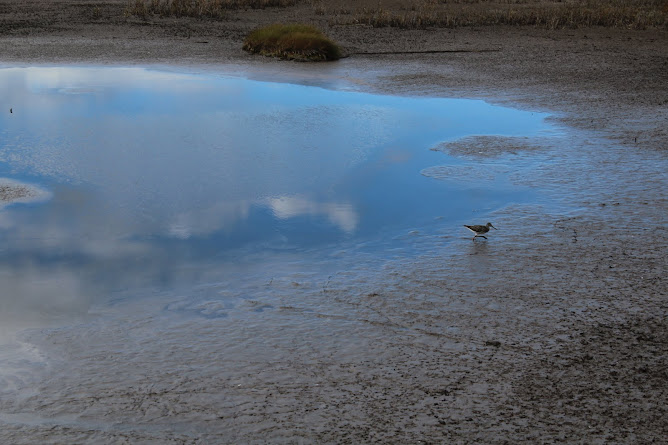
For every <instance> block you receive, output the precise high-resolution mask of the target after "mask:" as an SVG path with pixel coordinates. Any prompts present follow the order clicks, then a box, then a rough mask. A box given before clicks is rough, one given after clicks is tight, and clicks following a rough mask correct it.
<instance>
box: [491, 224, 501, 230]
mask: <svg viewBox="0 0 668 445" xmlns="http://www.w3.org/2000/svg"><path fill="white" fill-rule="evenodd" d="M489 226H490V227H491V228H492V229H494V230H499V229H497V228H496V227H494V226H493V225H491V224H490V225H489Z"/></svg>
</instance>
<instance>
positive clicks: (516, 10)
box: [331, 0, 668, 29]
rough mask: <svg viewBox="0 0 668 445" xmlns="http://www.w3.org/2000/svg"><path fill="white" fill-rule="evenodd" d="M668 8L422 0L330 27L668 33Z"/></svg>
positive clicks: (630, 2)
mask: <svg viewBox="0 0 668 445" xmlns="http://www.w3.org/2000/svg"><path fill="white" fill-rule="evenodd" d="M667 4H668V2H666V0H582V1H575V0H570V1H569V0H565V1H564V0H561V1H557V0H421V1H414V2H412V3H409V4H407V5H406V6H404V7H403V8H402V10H387V9H383V8H382V7H376V8H362V9H360V10H358V11H357V13H356V14H355V16H354V17H353V18H351V19H347V20H345V21H341V20H338V21H337V20H333V21H332V22H331V24H352V23H356V24H365V25H370V26H373V27H396V28H408V29H422V28H428V27H446V28H455V27H461V26H489V25H511V26H536V27H542V28H547V29H562V28H580V27H593V26H603V27H613V28H629V29H645V28H668V6H666V5H667ZM346 22H347V23H346Z"/></svg>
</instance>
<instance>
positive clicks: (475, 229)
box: [464, 222, 499, 240]
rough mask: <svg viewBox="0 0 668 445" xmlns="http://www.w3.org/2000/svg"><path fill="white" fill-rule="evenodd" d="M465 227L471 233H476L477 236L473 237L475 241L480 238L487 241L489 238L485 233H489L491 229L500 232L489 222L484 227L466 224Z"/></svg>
mask: <svg viewBox="0 0 668 445" xmlns="http://www.w3.org/2000/svg"><path fill="white" fill-rule="evenodd" d="M464 227H466V228H467V229H469V230H470V231H471V232H473V233H475V235H474V236H473V240H475V239H476V238H477V237H479V236H480V237H482V238H485V239H487V237H486V236H485V233H487V232H489V228H490V227H491V228H492V229H494V230H499V229H497V228H496V227H494V226H493V225H492V223H490V222H488V223H487V224H486V225H484V226H467V225H466V224H464Z"/></svg>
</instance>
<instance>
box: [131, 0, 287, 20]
mask: <svg viewBox="0 0 668 445" xmlns="http://www.w3.org/2000/svg"><path fill="white" fill-rule="evenodd" d="M297 2H298V0H128V4H127V6H126V7H125V15H126V16H137V17H142V18H146V17H148V16H151V15H159V16H163V17H202V18H204V17H210V18H218V19H220V18H225V16H226V11H228V10H235V9H264V8H271V7H288V6H293V5H295V4H297Z"/></svg>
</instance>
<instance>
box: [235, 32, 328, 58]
mask: <svg viewBox="0 0 668 445" xmlns="http://www.w3.org/2000/svg"><path fill="white" fill-rule="evenodd" d="M243 49H244V50H245V51H248V52H250V53H254V54H262V55H264V56H270V57H279V58H281V59H288V60H300V61H322V60H337V59H340V58H341V48H339V46H338V45H337V44H336V43H334V42H332V41H331V40H330V39H329V38H327V37H326V36H325V35H324V34H323V33H322V32H321V31H320V30H319V29H317V28H315V27H313V26H310V25H300V24H291V25H282V24H275V25H269V26H265V27H264V28H260V29H256V30H255V31H253V32H251V33H250V34H249V35H248V37H246V40H244V45H243Z"/></svg>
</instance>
